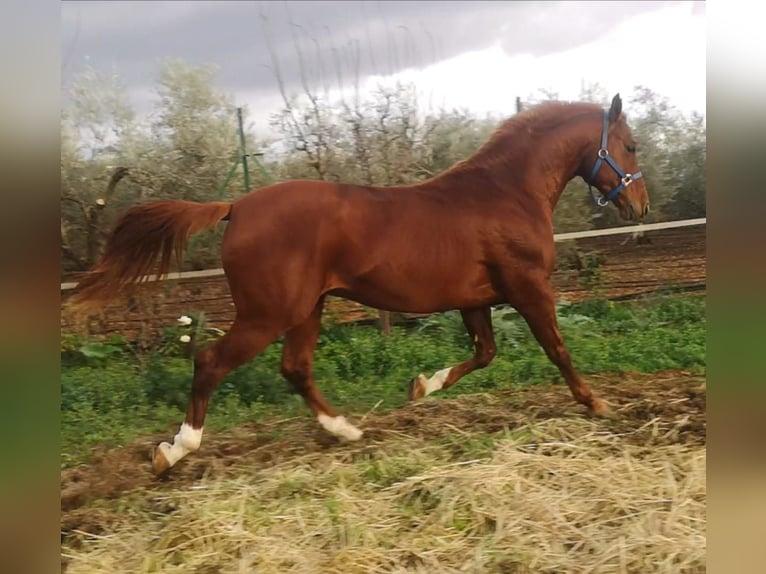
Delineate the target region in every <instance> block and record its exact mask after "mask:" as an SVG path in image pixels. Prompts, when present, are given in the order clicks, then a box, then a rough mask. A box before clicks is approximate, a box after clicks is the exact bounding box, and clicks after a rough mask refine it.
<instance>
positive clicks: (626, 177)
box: [586, 110, 642, 207]
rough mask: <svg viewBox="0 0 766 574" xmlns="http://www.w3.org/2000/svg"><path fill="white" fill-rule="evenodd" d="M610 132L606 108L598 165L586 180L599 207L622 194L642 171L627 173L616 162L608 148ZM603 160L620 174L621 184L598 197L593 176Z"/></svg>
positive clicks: (639, 177) (590, 192)
mask: <svg viewBox="0 0 766 574" xmlns="http://www.w3.org/2000/svg"><path fill="white" fill-rule="evenodd" d="M608 133H609V111H608V110H604V127H603V130H602V132H601V147H600V148H599V150H598V158H597V159H596V165H594V166H593V170H592V171H591V172H590V178H588V180H587V181H586V183H587V184H588V193H589V195H590V197H591V199H592V200H593V201H594V203H595V204H596V205H598V206H599V207H606V205H607V204H608V203H609V202H610V201H614V200H615V198H616V197H617V196H618V195H620V193H621V192H622V190H623V189H625V188H626V187H628V186H629V185H630V184H631V183H633V182H634V181H636V180H637V179H641V177H642V176H641V172H640V171H639V172H637V173H625V172H624V171H622V170H621V169H620V166H618V165H617V163H615V161H614V160H613V159H612V156H610V155H609V150H608V149H606V140H607V136H608ZM602 162H606V163H607V164H608V165H609V167H611V168H612V169H613V170H614V171H615V172H616V173H617V175H619V176H620V185H618V186H617V187H615V188H614V189H613V190H612V191H610V192H609V193H607V194H606V197H604V196H603V195H602V196H601V197H598V198H596V197H595V196H594V195H593V189H592V186H593V183H592V182H593V178H594V177H596V174H597V173H598V170H599V169H601V164H602Z"/></svg>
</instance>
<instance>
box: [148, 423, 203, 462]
mask: <svg viewBox="0 0 766 574" xmlns="http://www.w3.org/2000/svg"><path fill="white" fill-rule="evenodd" d="M201 443H202V429H201V428H200V429H193V428H192V427H191V425H190V424H187V423H183V424H182V425H181V429H180V430H179V431H178V434H176V436H175V437H173V444H172V445H171V444H170V443H167V442H163V443H160V445H159V446H158V447H157V448H159V449H160V451H162V454H164V455H165V458H166V459H168V462H169V463H170V466H173V465H174V464H175V463H177V462H178V461H179V460H181V459H182V458H183V457H185V456H186V455H187V454H189V453H190V452H194V451H195V450H197V449H199V445H200V444H201Z"/></svg>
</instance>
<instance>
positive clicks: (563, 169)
mask: <svg viewBox="0 0 766 574" xmlns="http://www.w3.org/2000/svg"><path fill="white" fill-rule="evenodd" d="M582 145H583V144H582V143H580V142H578V141H576V140H575V139H574V138H571V139H567V138H565V139H562V140H560V141H553V140H552V138H539V139H537V140H535V141H533V142H531V144H530V145H529V146H511V145H508V144H505V149H503V146H504V142H502V141H497V142H494V145H493V146H491V147H485V148H482V149H480V150H479V151H478V152H476V153H475V154H474V155H473V156H471V157H469V158H468V159H466V160H464V161H462V162H459V163H458V164H455V166H453V167H452V168H451V169H449V170H448V171H446V172H444V173H443V174H441V175H440V176H438V177H437V178H435V179H434V180H433V181H435V182H438V186H439V187H441V188H443V189H444V190H449V191H450V192H454V193H456V194H460V193H465V191H466V190H465V185H466V183H467V182H468V183H470V182H472V181H473V180H475V181H477V182H480V181H487V180H490V181H491V182H492V185H490V186H487V187H489V188H490V189H487V190H486V191H485V190H484V189H482V187H480V185H479V186H475V187H473V186H472V187H473V188H472V189H471V191H470V193H478V194H481V193H486V194H487V198H486V199H487V201H503V199H504V198H505V197H508V196H509V195H511V194H512V195H514V196H515V197H519V196H525V197H526V200H527V201H528V202H533V203H538V204H540V205H541V206H543V207H545V208H546V209H549V210H550V211H551V212H552V211H553V209H554V208H555V207H556V204H557V203H558V201H559V199H560V198H561V194H562V192H563V191H564V188H565V187H566V185H567V183H569V181H571V180H572V179H574V177H576V176H577V168H578V166H579V165H580V162H581V156H582V152H581V150H582Z"/></svg>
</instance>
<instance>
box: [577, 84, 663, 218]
mask: <svg viewBox="0 0 766 574" xmlns="http://www.w3.org/2000/svg"><path fill="white" fill-rule="evenodd" d="M580 174H581V175H582V177H583V179H584V180H585V181H586V182H587V183H588V185H589V186H593V187H595V188H596V189H598V190H599V191H600V192H601V197H599V198H598V199H597V200H596V202H597V203H598V205H600V206H601V207H604V206H605V205H606V204H607V203H608V202H609V201H611V202H613V203H614V204H615V205H616V206H617V209H619V211H620V216H621V217H622V218H623V219H625V220H628V221H632V220H640V219H643V218H644V216H646V214H647V213H649V195H648V194H647V191H646V184H645V182H644V179H643V177H642V175H641V171H640V169H639V167H638V160H637V158H636V140H635V139H634V138H633V134H632V133H631V131H630V128H629V127H628V123H627V121H626V120H625V116H624V114H623V113H622V100H621V99H620V94H617V95H616V96H614V98H613V99H612V105H611V107H610V108H609V110H608V111H606V110H605V111H604V114H603V118H602V122H601V133H600V140H599V139H596V138H594V141H593V145H592V146H591V145H589V146H588V150H587V152H586V154H585V157H584V160H583V165H582V166H581V169H580Z"/></svg>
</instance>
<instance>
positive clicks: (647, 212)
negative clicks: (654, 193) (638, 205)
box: [644, 203, 649, 217]
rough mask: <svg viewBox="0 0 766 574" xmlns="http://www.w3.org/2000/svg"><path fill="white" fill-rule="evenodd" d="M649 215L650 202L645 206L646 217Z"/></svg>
mask: <svg viewBox="0 0 766 574" xmlns="http://www.w3.org/2000/svg"><path fill="white" fill-rule="evenodd" d="M647 215H649V204H648V203H647V204H646V205H645V206H644V217H646V216H647Z"/></svg>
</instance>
